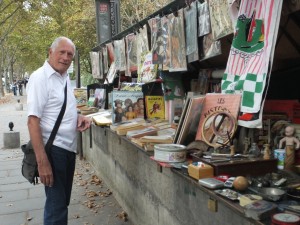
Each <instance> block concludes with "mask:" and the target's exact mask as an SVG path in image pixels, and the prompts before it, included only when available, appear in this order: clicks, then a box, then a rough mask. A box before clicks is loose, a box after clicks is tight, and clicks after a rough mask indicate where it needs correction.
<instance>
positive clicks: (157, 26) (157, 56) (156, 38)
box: [148, 17, 165, 64]
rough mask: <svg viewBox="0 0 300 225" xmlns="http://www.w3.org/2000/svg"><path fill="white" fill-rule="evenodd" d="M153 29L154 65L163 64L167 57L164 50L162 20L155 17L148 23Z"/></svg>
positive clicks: (152, 48)
mask: <svg viewBox="0 0 300 225" xmlns="http://www.w3.org/2000/svg"><path fill="white" fill-rule="evenodd" d="M148 23H149V26H150V29H151V50H152V63H153V64H162V63H163V60H164V55H165V49H164V42H165V40H164V36H163V29H162V26H161V19H160V18H159V17H155V18H153V19H151V20H149V21H148Z"/></svg>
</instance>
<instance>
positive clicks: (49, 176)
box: [37, 154, 54, 187]
mask: <svg viewBox="0 0 300 225" xmlns="http://www.w3.org/2000/svg"><path fill="white" fill-rule="evenodd" d="M37 163H38V171H39V176H40V180H41V183H43V184H44V185H45V186H49V187H52V185H53V182H54V178H53V173H52V167H51V164H50V162H49V160H48V157H47V155H46V154H43V155H42V156H41V157H39V159H37Z"/></svg>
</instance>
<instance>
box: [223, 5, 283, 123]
mask: <svg viewBox="0 0 300 225" xmlns="http://www.w3.org/2000/svg"><path fill="white" fill-rule="evenodd" d="M281 8H282V0H251V1H249V0H242V1H241V4H240V9H239V14H238V15H239V16H238V20H237V24H236V30H235V32H234V38H233V42H232V46H231V49H230V54H229V58H228V62H227V67H226V70H225V73H224V76H223V79H222V92H223V93H242V102H241V112H242V113H243V114H242V115H240V117H239V121H238V122H239V125H241V126H245V127H249V128H255V127H257V128H258V127H261V125H262V124H261V123H262V121H261V114H262V113H261V112H262V109H261V105H262V104H261V103H262V101H263V91H264V89H265V86H266V80H267V79H266V78H267V76H269V74H270V71H271V68H272V62H273V54H274V47H275V41H276V38H277V32H278V26H279V21H280V14H281ZM268 80H269V79H268ZM249 113H250V114H252V116H251V115H249ZM259 115H260V116H259ZM258 117H259V118H258Z"/></svg>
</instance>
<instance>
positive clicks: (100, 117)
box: [92, 112, 112, 126]
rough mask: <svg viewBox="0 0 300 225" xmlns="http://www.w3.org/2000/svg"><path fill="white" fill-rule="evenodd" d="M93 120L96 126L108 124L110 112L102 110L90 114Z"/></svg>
mask: <svg viewBox="0 0 300 225" xmlns="http://www.w3.org/2000/svg"><path fill="white" fill-rule="evenodd" d="M92 119H93V122H94V123H95V124H96V125H98V126H109V125H111V124H112V119H111V113H110V112H102V113H98V114H96V115H94V116H92Z"/></svg>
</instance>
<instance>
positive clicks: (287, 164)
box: [279, 126, 300, 170]
mask: <svg viewBox="0 0 300 225" xmlns="http://www.w3.org/2000/svg"><path fill="white" fill-rule="evenodd" d="M294 134H295V128H294V127H292V126H287V127H286V128H285V137H284V138H282V139H281V140H280V141H279V148H282V146H283V143H284V142H285V159H284V169H286V170H293V166H294V162H295V149H298V148H299V147H300V141H299V140H298V139H297V138H296V137H295V136H294ZM295 145H296V148H295Z"/></svg>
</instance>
